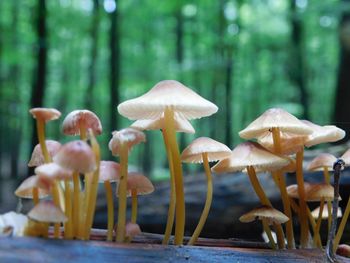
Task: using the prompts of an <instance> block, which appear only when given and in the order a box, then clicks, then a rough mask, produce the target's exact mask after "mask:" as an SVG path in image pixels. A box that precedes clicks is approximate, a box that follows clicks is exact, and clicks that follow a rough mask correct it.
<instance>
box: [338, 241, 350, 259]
mask: <svg viewBox="0 0 350 263" xmlns="http://www.w3.org/2000/svg"><path fill="white" fill-rule="evenodd" d="M337 255H339V256H342V257H347V258H349V257H350V246H349V245H348V244H340V245H338V247H337Z"/></svg>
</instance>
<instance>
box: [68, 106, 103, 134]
mask: <svg viewBox="0 0 350 263" xmlns="http://www.w3.org/2000/svg"><path fill="white" fill-rule="evenodd" d="M79 125H83V126H84V127H85V128H89V129H91V130H92V131H93V132H94V134H95V135H99V134H101V133H102V125H101V122H100V119H99V118H98V117H97V115H96V114H95V113H93V112H92V111H89V110H74V111H72V112H70V113H69V114H68V115H67V116H66V118H64V120H63V123H62V130H63V133H64V134H66V135H79V134H80V128H79Z"/></svg>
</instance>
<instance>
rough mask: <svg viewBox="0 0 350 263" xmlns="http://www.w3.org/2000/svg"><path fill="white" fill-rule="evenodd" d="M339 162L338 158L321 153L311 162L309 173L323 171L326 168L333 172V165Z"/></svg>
mask: <svg viewBox="0 0 350 263" xmlns="http://www.w3.org/2000/svg"><path fill="white" fill-rule="evenodd" d="M336 161H337V158H336V157H335V156H334V155H333V154H330V153H321V154H319V155H318V156H316V157H315V158H314V159H312V160H311V162H310V164H309V166H308V168H307V169H308V170H309V171H322V170H323V168H324V167H327V168H328V170H330V171H332V170H333V165H334V163H335V162H336Z"/></svg>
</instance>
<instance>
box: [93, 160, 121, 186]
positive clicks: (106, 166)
mask: <svg viewBox="0 0 350 263" xmlns="http://www.w3.org/2000/svg"><path fill="white" fill-rule="evenodd" d="M119 179H120V165H119V163H117V162H113V161H101V162H100V174H99V179H98V180H99V182H100V183H103V182H105V181H110V182H117V181H119Z"/></svg>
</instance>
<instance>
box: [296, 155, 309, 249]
mask: <svg viewBox="0 0 350 263" xmlns="http://www.w3.org/2000/svg"><path fill="white" fill-rule="evenodd" d="M303 158H304V149H302V150H300V151H298V152H297V153H296V179H297V184H298V194H299V208H300V213H299V220H300V228H301V234H300V246H301V247H302V248H306V247H307V246H308V239H309V234H308V232H309V224H308V222H307V211H306V207H307V205H306V201H305V188H304V176H303Z"/></svg>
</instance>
